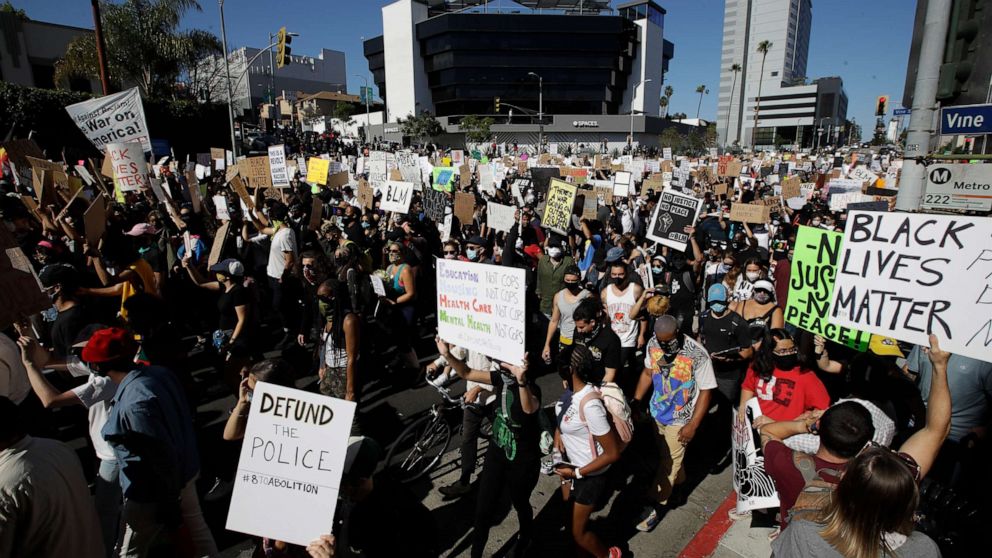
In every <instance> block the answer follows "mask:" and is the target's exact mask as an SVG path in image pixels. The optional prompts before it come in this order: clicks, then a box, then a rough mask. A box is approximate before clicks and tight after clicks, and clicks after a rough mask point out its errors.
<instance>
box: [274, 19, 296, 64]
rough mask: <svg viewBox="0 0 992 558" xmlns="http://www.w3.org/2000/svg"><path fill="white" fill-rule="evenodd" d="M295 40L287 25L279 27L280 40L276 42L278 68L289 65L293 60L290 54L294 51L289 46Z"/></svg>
mask: <svg viewBox="0 0 992 558" xmlns="http://www.w3.org/2000/svg"><path fill="white" fill-rule="evenodd" d="M292 42H293V37H291V36H290V35H289V33H287V32H286V28H285V27H280V28H279V41H278V42H277V43H276V68H282V67H283V66H289V64H290V63H291V62H292V58H290V55H291V54H292V53H293V49H291V48H289V45H290V43H292Z"/></svg>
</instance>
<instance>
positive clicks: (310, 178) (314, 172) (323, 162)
mask: <svg viewBox="0 0 992 558" xmlns="http://www.w3.org/2000/svg"><path fill="white" fill-rule="evenodd" d="M330 168H331V162H330V161H328V160H327V159H321V158H319V157H310V160H308V161H307V182H309V183H310V184H320V185H321V186H324V185H325V184H327V171H329V170H330Z"/></svg>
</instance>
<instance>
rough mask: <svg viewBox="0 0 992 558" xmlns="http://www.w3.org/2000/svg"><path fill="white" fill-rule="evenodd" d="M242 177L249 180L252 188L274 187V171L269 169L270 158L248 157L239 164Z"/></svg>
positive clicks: (266, 156)
mask: <svg viewBox="0 0 992 558" xmlns="http://www.w3.org/2000/svg"><path fill="white" fill-rule="evenodd" d="M238 169H239V170H240V172H241V176H242V177H244V178H247V179H248V184H250V185H251V187H252V188H268V187H270V186H272V171H271V169H270V168H269V156H268V155H265V156H263V157H248V158H247V159H245V160H244V161H241V162H240V163H238Z"/></svg>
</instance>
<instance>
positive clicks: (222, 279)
mask: <svg viewBox="0 0 992 558" xmlns="http://www.w3.org/2000/svg"><path fill="white" fill-rule="evenodd" d="M224 279H226V277H225V276H224V274H222V273H218V274H217V282H218V283H223V282H224Z"/></svg>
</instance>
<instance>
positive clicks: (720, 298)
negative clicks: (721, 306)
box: [706, 283, 727, 302]
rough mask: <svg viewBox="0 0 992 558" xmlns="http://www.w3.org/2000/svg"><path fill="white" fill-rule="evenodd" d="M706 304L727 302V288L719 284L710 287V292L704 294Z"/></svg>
mask: <svg viewBox="0 0 992 558" xmlns="http://www.w3.org/2000/svg"><path fill="white" fill-rule="evenodd" d="M706 302H727V287H724V286H723V285H721V284H720V283H717V284H715V285H710V290H709V291H707V292H706Z"/></svg>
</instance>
